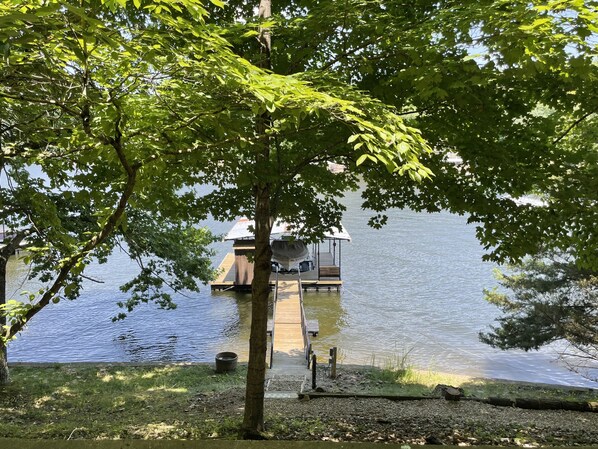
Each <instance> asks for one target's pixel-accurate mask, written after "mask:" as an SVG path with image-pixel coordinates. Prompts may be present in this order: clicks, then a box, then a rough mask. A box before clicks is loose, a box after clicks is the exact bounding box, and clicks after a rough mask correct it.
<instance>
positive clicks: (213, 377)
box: [0, 365, 246, 439]
mask: <svg viewBox="0 0 598 449" xmlns="http://www.w3.org/2000/svg"><path fill="white" fill-rule="evenodd" d="M245 377H246V368H245V367H244V366H240V367H239V368H238V369H237V371H236V372H234V373H227V374H215V373H214V370H213V369H212V368H211V367H210V366H208V365H167V366H117V365H114V366H112V365H100V366H87V365H56V366H48V367H39V366H15V367H13V368H12V369H11V379H12V382H11V384H10V385H8V386H5V387H2V388H0V438H50V439H54V438H56V439H66V438H71V439H73V438H99V439H103V438H106V439H114V438H143V439H148V438H151V439H156V438H171V439H175V438H209V437H211V436H214V435H218V436H219V437H223V436H224V437H226V436H228V435H230V436H231V437H232V436H233V435H232V434H233V433H235V434H236V429H237V427H236V426H238V423H235V424H234V425H233V424H231V422H230V421H231V420H230V419H226V420H225V419H212V418H209V419H208V418H207V417H206V416H205V413H204V411H203V409H201V408H200V407H196V406H194V404H195V403H196V400H197V398H198V397H202V396H203V397H209V396H210V395H211V394H214V393H217V392H221V391H224V390H229V389H231V388H242V387H243V386H244V382H245ZM233 428H234V429H235V430H234V432H233V430H232V429H233Z"/></svg>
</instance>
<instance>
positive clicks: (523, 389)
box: [368, 363, 598, 402]
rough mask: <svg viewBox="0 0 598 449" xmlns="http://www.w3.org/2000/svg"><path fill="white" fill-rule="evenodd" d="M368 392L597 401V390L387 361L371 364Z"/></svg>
mask: <svg viewBox="0 0 598 449" xmlns="http://www.w3.org/2000/svg"><path fill="white" fill-rule="evenodd" d="M368 378H369V380H370V382H371V388H370V392H371V393H373V394H385V395H413V396H426V395H431V394H432V393H433V391H434V388H435V387H436V386H437V385H439V384H443V385H451V386H453V387H457V388H462V389H463V391H464V393H465V396H466V397H476V398H488V397H501V398H508V399H515V398H538V399H558V400H562V401H587V402H596V401H598V390H596V389H589V388H588V389H586V388H573V387H565V386H563V387H561V386H557V385H545V384H533V383H526V382H511V381H505V380H495V379H481V378H474V377H469V376H463V375H458V374H450V373H440V372H435V371H422V370H416V369H414V368H412V367H410V366H409V365H407V364H405V363H402V364H399V365H397V364H395V363H390V364H387V365H386V366H385V367H384V368H378V367H371V368H370V369H369V371H368Z"/></svg>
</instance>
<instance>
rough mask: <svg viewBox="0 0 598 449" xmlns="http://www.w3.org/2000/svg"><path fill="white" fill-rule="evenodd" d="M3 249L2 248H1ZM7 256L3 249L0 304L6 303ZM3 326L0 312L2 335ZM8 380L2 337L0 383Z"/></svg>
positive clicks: (4, 316)
mask: <svg viewBox="0 0 598 449" xmlns="http://www.w3.org/2000/svg"><path fill="white" fill-rule="evenodd" d="M3 249H4V248H3ZM7 262H8V257H5V255H4V251H2V254H0V305H2V304H6V265H7ZM4 326H6V315H5V314H4V312H0V329H2V336H4V335H3V334H4ZM9 382H10V373H9V371H8V361H7V353H6V344H5V343H4V339H2V338H0V385H6V384H8V383H9Z"/></svg>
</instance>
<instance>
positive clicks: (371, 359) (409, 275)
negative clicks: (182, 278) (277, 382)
mask: <svg viewBox="0 0 598 449" xmlns="http://www.w3.org/2000/svg"><path fill="white" fill-rule="evenodd" d="M359 204H360V198H359V193H357V192H355V193H349V194H348V195H347V197H346V205H347V207H348V211H347V213H346V216H345V218H344V220H343V224H344V225H345V227H346V229H347V230H348V231H349V233H350V234H351V236H352V238H353V241H352V242H351V243H343V246H342V274H343V279H344V282H345V284H344V287H343V289H342V291H341V292H340V293H337V292H318V293H316V292H308V293H306V294H305V305H306V314H307V318H308V319H318V320H319V322H320V335H319V336H318V337H317V338H315V339H313V344H314V347H315V351H316V353H317V354H318V355H319V356H320V360H322V361H324V360H325V359H327V353H328V350H329V348H331V347H333V346H337V347H338V348H339V357H340V359H341V360H342V362H344V363H358V364H367V365H369V364H377V365H382V366H384V365H385V364H393V365H394V364H395V363H396V361H397V360H400V359H401V358H402V357H404V356H405V355H407V358H408V362H409V363H410V364H412V365H415V366H417V367H418V368H421V369H431V370H438V371H447V372H455V373H462V374H469V375H476V376H484V377H495V378H504V379H512V380H525V381H537V382H549V383H562V384H571V385H590V386H596V384H595V383H590V382H588V381H585V380H583V379H582V378H581V377H579V376H577V375H575V374H573V373H570V372H569V371H567V370H566V369H565V368H563V367H562V366H560V365H558V364H557V363H556V362H555V361H554V360H555V358H556V355H555V354H556V353H555V349H546V350H543V351H541V352H532V353H525V352H522V351H507V352H503V351H499V350H494V349H492V348H490V347H489V346H487V345H484V344H482V343H480V342H479V341H478V332H479V331H483V330H488V328H489V326H490V325H491V324H492V323H493V321H494V319H495V318H496V317H497V316H498V310H497V309H496V308H495V307H494V306H492V305H489V304H487V303H486V302H485V301H484V300H483V292H482V290H483V288H488V287H492V286H494V285H495V284H496V282H495V281H494V278H493V276H492V270H493V268H494V266H493V265H492V264H489V263H484V262H482V260H481V257H482V254H483V250H482V248H481V247H480V245H479V243H478V242H477V240H476V239H475V235H474V233H475V229H474V226H472V225H467V224H466V219H465V217H460V216H456V215H452V214H449V213H440V214H422V213H415V212H411V211H399V210H395V211H390V212H389V216H390V220H389V224H388V225H387V226H386V227H384V228H383V229H382V230H373V229H370V228H368V226H367V219H368V218H369V216H370V215H369V213H368V212H367V211H362V210H361V209H360V207H359ZM208 225H209V226H210V227H211V228H212V230H213V231H214V232H216V233H221V234H224V233H226V232H227V231H228V230H229V229H230V227H231V224H230V223H217V222H210V223H208ZM231 247H232V245H231V244H230V243H218V244H216V245H215V250H216V255H215V257H214V264H215V265H218V264H219V263H220V261H221V259H222V258H223V256H224V255H225V254H226V253H227V252H229V251H231V250H232V249H231ZM90 268H91V269H90V271H89V272H88V274H89V275H90V276H92V277H93V278H96V279H101V280H102V281H103V283H101V284H99V283H92V282H87V283H86V284H85V289H84V291H83V293H82V296H81V298H80V299H78V300H76V301H72V302H71V301H63V302H61V303H59V304H56V305H51V306H49V307H48V308H47V309H46V310H43V311H42V312H41V313H40V314H38V316H36V317H35V318H34V319H33V320H32V321H31V323H30V324H29V326H28V327H27V328H26V329H25V330H24V331H23V332H22V334H21V335H20V336H19V337H18V338H17V339H16V340H15V341H13V342H12V343H11V344H10V345H9V361H11V362H80V361H129V362H146V361H147V362H150V361H151V362H181V361H195V362H197V361H201V362H213V361H214V355H215V354H216V353H218V352H221V351H225V350H226V351H235V352H237V353H238V354H239V356H240V359H246V357H247V351H248V341H249V314H250V304H249V300H250V297H249V295H248V294H238V293H233V292H214V293H212V292H210V288H209V287H208V286H206V287H205V288H203V289H202V291H201V292H200V293H198V294H191V295H190V296H188V297H185V296H178V297H177V302H178V308H177V309H176V310H172V311H163V310H158V309H157V308H156V307H155V306H152V305H144V306H142V307H140V308H139V309H137V310H136V311H134V312H133V313H132V314H130V315H129V317H128V318H127V319H126V320H124V321H120V322H116V323H113V322H112V321H111V318H112V317H113V316H114V315H116V314H117V313H118V312H119V308H118V307H117V306H116V302H117V301H118V300H122V299H124V296H123V294H122V293H121V292H120V291H119V289H118V287H119V286H120V285H121V284H123V283H124V282H125V281H127V280H128V279H130V278H131V277H132V276H133V275H134V274H135V273H136V266H135V265H134V264H132V263H131V262H130V261H128V260H127V258H126V256H125V255H124V254H121V253H118V252H117V253H115V254H114V255H113V256H112V257H111V259H110V262H109V263H108V264H106V265H96V266H92V267H90ZM26 273H27V267H25V266H24V265H22V264H20V263H18V262H16V261H13V262H12V264H11V265H10V267H9V285H8V289H7V290H8V294H9V295H10V294H13V297H15V298H17V297H18V292H19V291H21V290H22V289H27V290H31V291H33V290H35V289H36V288H37V287H38V286H36V285H35V284H32V283H25V281H24V278H25V277H26ZM15 292H16V293H15Z"/></svg>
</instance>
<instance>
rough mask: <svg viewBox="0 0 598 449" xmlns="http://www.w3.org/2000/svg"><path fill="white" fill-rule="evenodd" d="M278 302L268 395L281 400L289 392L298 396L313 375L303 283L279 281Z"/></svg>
mask: <svg viewBox="0 0 598 449" xmlns="http://www.w3.org/2000/svg"><path fill="white" fill-rule="evenodd" d="M274 300H275V306H274V317H273V327H272V348H271V350H272V366H271V368H270V370H268V374H267V377H268V381H267V387H266V388H267V394H266V396H267V397H268V396H270V397H277V396H279V395H284V394H285V392H286V393H288V394H293V393H294V394H295V397H296V393H297V392H298V391H300V390H301V389H302V388H301V387H302V385H303V383H304V381H305V379H306V378H307V375H308V374H309V370H308V369H307V358H306V349H307V348H306V346H307V344H308V343H307V342H308V336H307V325H306V322H305V316H304V311H303V298H302V290H301V281H298V280H293V281H278V282H277V285H276V289H275V298H274Z"/></svg>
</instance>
